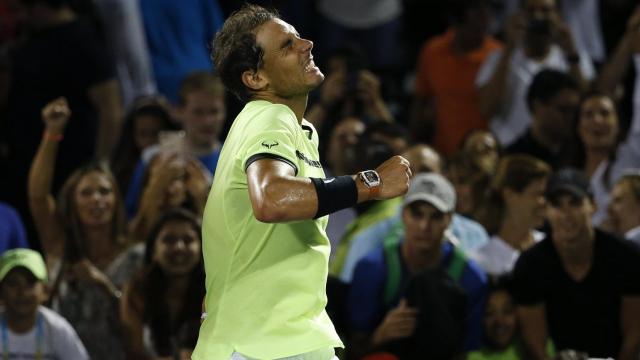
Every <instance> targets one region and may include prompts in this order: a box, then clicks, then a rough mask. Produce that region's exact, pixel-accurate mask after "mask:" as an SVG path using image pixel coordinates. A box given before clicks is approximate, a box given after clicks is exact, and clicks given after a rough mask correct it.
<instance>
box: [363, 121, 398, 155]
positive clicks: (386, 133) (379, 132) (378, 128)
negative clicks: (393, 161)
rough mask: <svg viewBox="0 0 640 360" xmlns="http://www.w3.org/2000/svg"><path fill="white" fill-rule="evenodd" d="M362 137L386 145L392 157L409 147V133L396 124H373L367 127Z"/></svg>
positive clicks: (380, 122)
mask: <svg viewBox="0 0 640 360" xmlns="http://www.w3.org/2000/svg"><path fill="white" fill-rule="evenodd" d="M363 136H364V137H366V138H368V139H371V140H375V141H380V142H383V143H385V144H387V145H388V146H389V148H391V151H392V152H393V155H400V154H402V153H403V152H404V151H405V150H407V148H408V147H409V132H408V131H407V129H406V128H405V127H404V126H403V125H401V124H398V123H388V122H384V121H378V122H375V123H373V124H370V125H368V126H367V129H366V130H365V132H364V134H363Z"/></svg>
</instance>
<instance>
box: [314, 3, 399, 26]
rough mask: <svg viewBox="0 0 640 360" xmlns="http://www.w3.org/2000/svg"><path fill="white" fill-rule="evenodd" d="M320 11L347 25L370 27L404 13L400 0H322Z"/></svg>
mask: <svg viewBox="0 0 640 360" xmlns="http://www.w3.org/2000/svg"><path fill="white" fill-rule="evenodd" d="M318 11H319V12H320V13H321V14H322V15H323V16H325V17H326V18H328V19H330V20H332V21H333V22H335V23H338V24H340V25H342V26H345V27H350V28H355V29H368V28H372V27H374V26H378V25H382V24H384V23H387V22H389V21H391V20H393V19H395V18H397V17H399V16H400V15H402V2H401V1H400V0H349V1H344V0H320V1H318Z"/></svg>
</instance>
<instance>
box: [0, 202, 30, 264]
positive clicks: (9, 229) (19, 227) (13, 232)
mask: <svg viewBox="0 0 640 360" xmlns="http://www.w3.org/2000/svg"><path fill="white" fill-rule="evenodd" d="M28 247H29V243H28V242H27V234H26V232H25V230H24V225H23V224H22V220H21V219H20V214H18V213H17V212H16V211H15V209H13V208H12V207H11V206H9V205H7V204H5V203H2V202H0V254H2V253H4V252H5V251H7V250H9V249H15V248H28Z"/></svg>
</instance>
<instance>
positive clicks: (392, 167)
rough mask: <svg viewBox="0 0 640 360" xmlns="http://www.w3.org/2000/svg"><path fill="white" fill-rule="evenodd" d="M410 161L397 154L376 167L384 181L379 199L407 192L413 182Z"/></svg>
mask: <svg viewBox="0 0 640 360" xmlns="http://www.w3.org/2000/svg"><path fill="white" fill-rule="evenodd" d="M409 165H410V164H409V161H408V160H407V159H405V158H403V157H402V156H399V155H396V156H394V157H392V158H390V159H389V160H387V161H385V162H383V163H382V164H381V165H380V166H378V167H377V168H376V172H377V173H378V175H379V176H380V180H381V181H382V184H381V187H380V192H379V193H378V196H377V197H376V199H377V200H384V199H391V198H394V197H396V196H401V195H404V194H406V192H407V190H409V183H410V182H411V175H412V174H411V169H410V168H409Z"/></svg>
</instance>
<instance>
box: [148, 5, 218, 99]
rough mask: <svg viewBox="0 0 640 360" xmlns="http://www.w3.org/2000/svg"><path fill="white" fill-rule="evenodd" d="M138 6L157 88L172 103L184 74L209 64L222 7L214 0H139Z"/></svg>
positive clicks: (176, 96) (208, 68) (203, 68)
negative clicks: (210, 50) (210, 51)
mask: <svg viewBox="0 0 640 360" xmlns="http://www.w3.org/2000/svg"><path fill="white" fill-rule="evenodd" d="M140 10H141V13H142V18H143V20H144V27H145V32H146V35H147V43H148V45H149V54H150V55H151V63H152V65H153V72H154V75H155V79H156V83H157V85H158V90H159V91H160V93H162V94H163V95H165V96H166V97H167V98H168V99H169V100H171V101H172V102H173V103H174V104H175V103H177V100H178V89H179V87H180V82H181V81H182V80H183V79H184V78H185V76H186V75H188V74H190V73H192V72H194V71H197V70H204V71H210V70H211V68H212V64H211V57H210V55H209V49H210V46H211V41H212V40H213V37H214V35H215V33H216V32H217V31H218V30H219V29H220V28H221V27H222V23H223V20H224V19H223V14H222V9H221V8H220V5H219V3H218V1H217V0H180V1H177V0H141V1H140Z"/></svg>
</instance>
